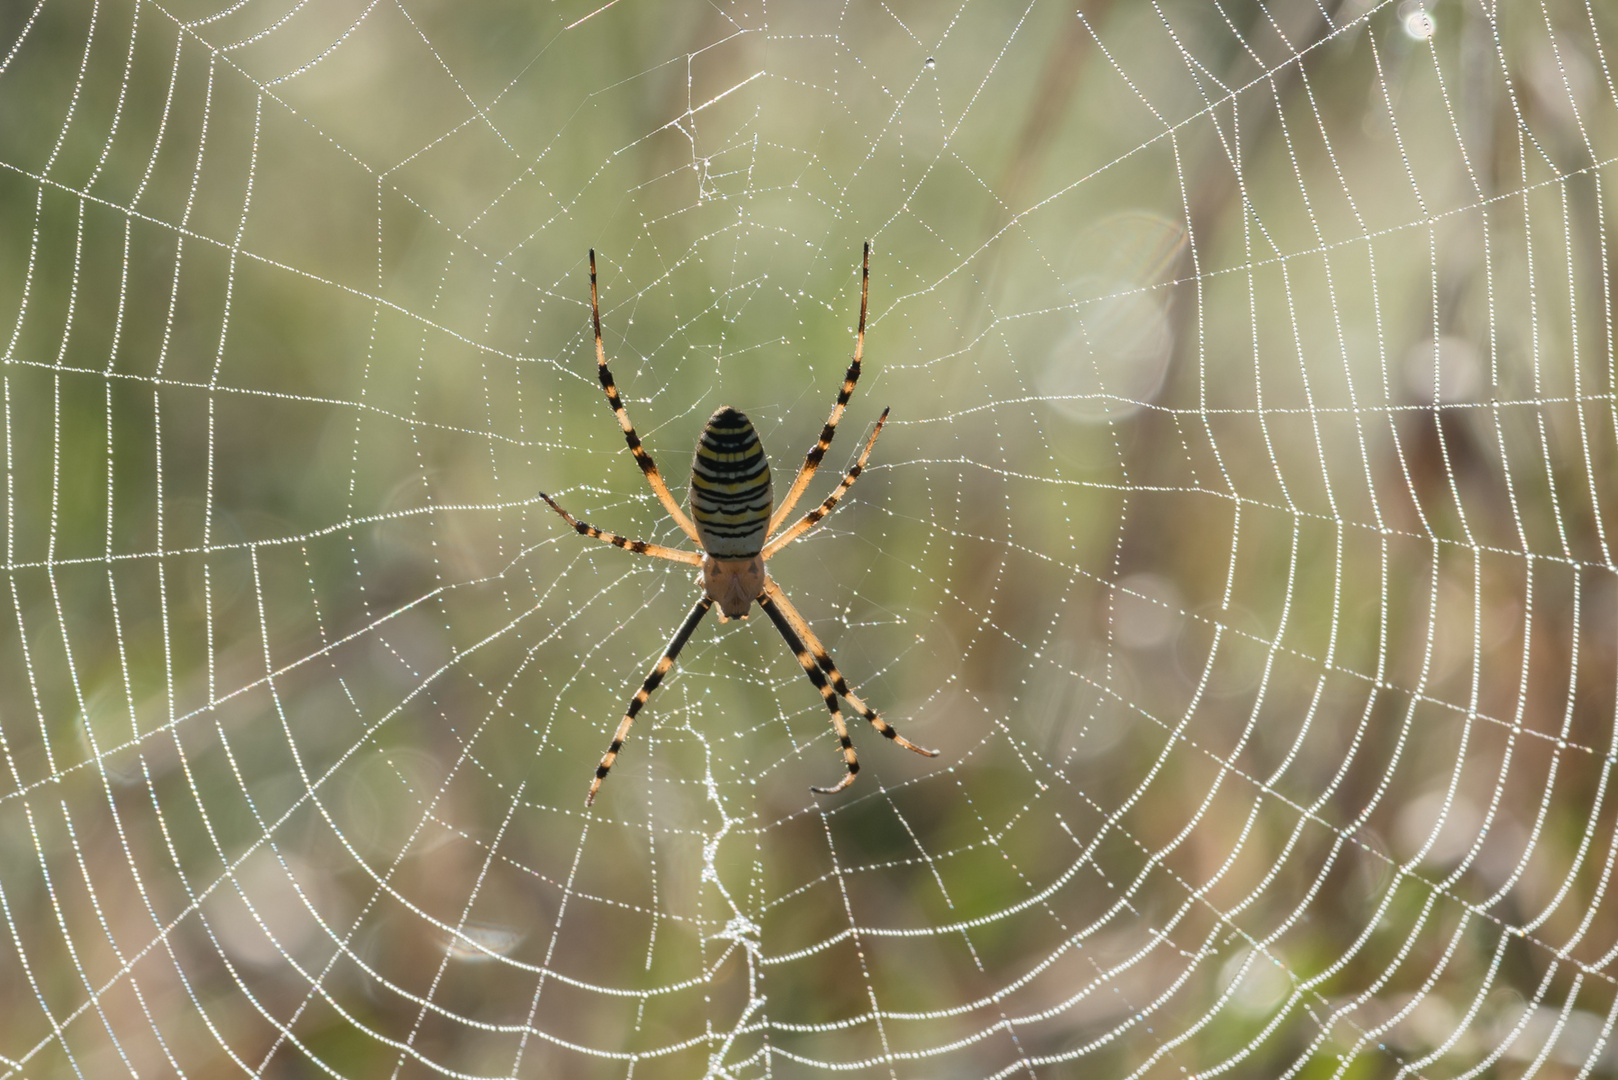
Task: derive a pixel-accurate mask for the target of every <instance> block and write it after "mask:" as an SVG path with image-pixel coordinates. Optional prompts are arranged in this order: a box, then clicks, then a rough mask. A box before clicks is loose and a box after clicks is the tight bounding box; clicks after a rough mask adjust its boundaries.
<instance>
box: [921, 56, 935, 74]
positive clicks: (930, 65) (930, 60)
mask: <svg viewBox="0 0 1618 1080" xmlns="http://www.w3.org/2000/svg"><path fill="white" fill-rule="evenodd" d="M921 66H922V67H924V68H926V69H927V70H928V71H931V70H933V68H935V67H937V66H938V61H937V60H934V59H933V58H932V57H930V56H929V57H928V58H927V62H926V63H925V64H923V65H921Z"/></svg>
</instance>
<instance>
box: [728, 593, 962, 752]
mask: <svg viewBox="0 0 1618 1080" xmlns="http://www.w3.org/2000/svg"><path fill="white" fill-rule="evenodd" d="M764 594H765V597H768V598H769V599H770V600H772V601H774V602H775V604H776V605H777V606H779V607H780V609H781V615H782V617H784V618H785V619H786V620H787V622H788V623H789V624H790V625H791V627H792V629H793V630H794V631H795V632H796V633H797V635H798V637H799V639H800V640H801V641H802V642H803V643H804V644H805V645H807V646H808V647H809V651H810V653H812V654H813V655H814V658H815V663H816V664H818V665H819V667H820V669H821V670H822V671H824V672H825V673H826V678H827V679H829V680H830V681H831V688H832V689H833V690H835V691H836V692H837V694H838V695H839V696H840V697H842V698H843V699H844V700H845V701H847V702H848V703H849V704H850V705H852V706H854V711H855V712H857V713H859V714H860V715H861V716H863V717H864V718H865V720H866V722H867V723H869V724H870V725H871V726H872V727H874V728H876V730H877V731H879V732H880V733H881V734H882V736H883V738H886V739H890V740H892V741H893V742H895V743H898V744H899V745H900V746H902V747H904V748H905V749H906V750H914V751H915V752H916V753H918V754H920V755H921V756H922V757H937V756H938V751H937V750H928V749H927V748H926V747H924V746H917V745H916V744H915V743H913V742H911V741H910V740H909V739H907V738H905V737H904V736H903V735H901V734H899V732H898V730H897V729H896V728H895V727H894V726H893V725H892V724H890V723H888V722H887V721H886V720H884V719H882V717H881V716H880V715H879V714H878V713H877V711H876V710H875V709H873V708H871V707H870V706H869V705H867V704H865V702H863V701H861V700H860V699H859V697H858V696H856V695H855V693H854V691H853V689H852V688H851V687H850V686H849V685H848V682H847V680H845V679H844V678H843V673H842V672H840V671H838V670H837V665H836V663H834V662H833V661H832V658H831V653H829V652H827V651H826V646H824V645H822V644H821V643H820V639H819V638H818V637H816V636H815V632H814V630H813V629H811V628H810V626H809V622H808V620H807V619H805V618H804V617H803V616H802V615H801V614H799V613H798V609H797V608H796V607H794V606H793V605H792V601H791V600H790V599H788V597H787V594H786V593H785V592H784V591H782V589H781V586H779V585H777V584H776V583H775V579H774V578H769V579H767V580H766V581H765V582H764ZM763 602H764V597H761V598H760V599H759V603H760V604H763ZM765 610H769V609H768V608H766V609H765ZM771 618H774V616H773V615H772V616H771ZM776 625H777V626H780V625H781V624H780V623H779V622H777V623H776ZM788 644H790V641H789V642H788Z"/></svg>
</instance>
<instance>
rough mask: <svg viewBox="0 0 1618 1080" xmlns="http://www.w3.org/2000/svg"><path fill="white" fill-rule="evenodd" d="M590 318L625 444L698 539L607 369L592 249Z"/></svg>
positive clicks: (599, 367) (672, 513) (599, 368)
mask: <svg viewBox="0 0 1618 1080" xmlns="http://www.w3.org/2000/svg"><path fill="white" fill-rule="evenodd" d="M590 318H591V320H592V321H593V322H594V323H595V332H596V375H597V376H598V377H599V378H600V380H601V389H602V390H603V391H605V392H606V395H607V404H609V405H611V406H612V415H614V416H616V417H617V418H618V426H619V427H621V428H623V429H624V441H625V442H627V443H628V444H629V452H630V453H631V454H634V455H635V464H637V465H639V466H640V471H641V473H642V474H643V475H644V476H645V477H646V483H647V484H649V485H650V486H651V489H652V494H654V495H656V496H657V501H658V502H660V503H662V504H663V509H664V510H667V511H668V514H669V517H671V518H673V519H674V524H676V525H678V526H679V527H680V531H681V532H683V533H685V534H686V535H687V536H689V537H690V538H691V539H692V540H696V539H697V527H696V526H695V525H693V524H691V519H690V518H688V517H686V516H685V511H684V510H681V509H680V504H679V503H677V502H675V501H674V496H673V495H671V494H669V486H668V485H667V484H665V483H664V482H663V474H662V473H660V472H658V471H657V464H656V463H655V462H653V461H652V455H651V454H648V453H647V452H646V448H645V447H644V446H642V445H641V444H640V436H639V435H637V434H636V433H635V425H634V424H632V423H630V421H629V413H628V412H627V411H625V409H624V402H623V399H622V398H620V397H619V396H618V387H617V386H616V385H615V384H614V383H613V381H612V372H611V371H610V370H609V369H608V368H607V350H606V349H605V348H604V347H603V346H602V344H601V305H600V303H599V302H598V301H597V299H596V251H595V248H591V249H590ZM850 370H852V369H850ZM698 542H699V543H700V542H701V541H698Z"/></svg>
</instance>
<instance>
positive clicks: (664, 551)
mask: <svg viewBox="0 0 1618 1080" xmlns="http://www.w3.org/2000/svg"><path fill="white" fill-rule="evenodd" d="M539 497H540V498H541V499H544V500H545V502H546V503H547V504H548V505H549V506H550V508H551V509H552V510H555V511H556V512H557V513H558V514H561V515H562V518H563V520H564V521H566V522H567V523H568V524H569V525H571V526H573V528H574V530H575V531H577V532H578V534H579V535H580V536H588V537H590V538H591V539H592V540H600V541H602V542H603V543H608V544H611V545H613V546H614V547H621V548H623V549H624V550H625V551H633V552H634V553H635V554H637V555H651V556H652V557H654V558H658V559H668V560H669V561H671V562H678V563H685V564H686V565H688V566H701V565H702V556H701V555H698V554H697V553H696V552H694V551H681V550H680V549H679V548H671V547H664V546H663V545H661V544H648V543H647V542H646V541H644V540H631V539H629V538H628V537H625V536H619V535H618V534H617V533H610V532H603V531H602V530H600V529H598V528H596V527H595V526H594V525H586V524H585V523H584V522H582V521H580V520H579V519H578V518H576V517H574V516H573V515H572V514H570V513H568V512H567V511H566V510H563V509H562V508H561V507H560V506H557V505H556V501H555V500H554V499H552V498H551V497H550V496H549V495H547V494H545V493H544V492H543V491H541V492H540V493H539Z"/></svg>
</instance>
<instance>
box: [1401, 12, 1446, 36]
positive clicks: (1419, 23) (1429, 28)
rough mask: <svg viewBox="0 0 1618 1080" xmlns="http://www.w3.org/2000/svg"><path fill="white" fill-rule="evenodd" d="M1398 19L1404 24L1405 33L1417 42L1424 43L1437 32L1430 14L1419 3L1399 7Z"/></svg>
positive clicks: (1436, 25)
mask: <svg viewBox="0 0 1618 1080" xmlns="http://www.w3.org/2000/svg"><path fill="white" fill-rule="evenodd" d="M1399 18H1400V20H1401V21H1402V22H1403V23H1404V27H1405V33H1406V34H1409V35H1410V36H1411V37H1413V38H1415V39H1416V40H1417V41H1426V40H1427V39H1428V38H1430V37H1432V36H1433V34H1434V33H1435V32H1436V31H1437V30H1438V23H1437V22H1435V21H1434V20H1433V16H1432V12H1430V11H1428V10H1427V9H1426V8H1424V7H1422V6H1421V4H1419V3H1417V4H1408V3H1407V4H1402V5H1400V9H1399Z"/></svg>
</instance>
